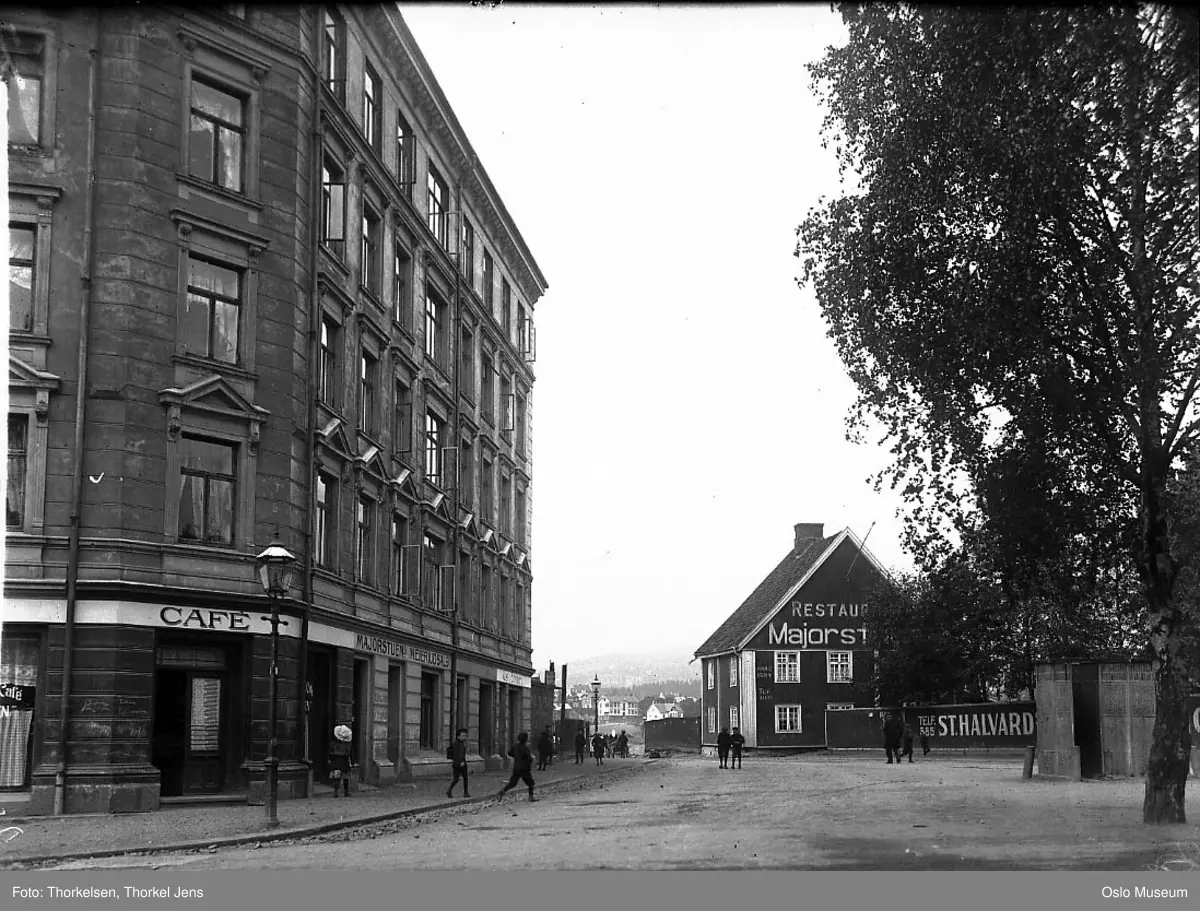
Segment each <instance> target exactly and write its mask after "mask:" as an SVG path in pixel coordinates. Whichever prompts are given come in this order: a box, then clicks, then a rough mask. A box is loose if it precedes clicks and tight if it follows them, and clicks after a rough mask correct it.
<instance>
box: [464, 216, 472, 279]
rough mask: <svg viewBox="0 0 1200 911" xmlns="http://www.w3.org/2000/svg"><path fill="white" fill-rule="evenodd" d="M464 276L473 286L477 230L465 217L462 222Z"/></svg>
mask: <svg viewBox="0 0 1200 911" xmlns="http://www.w3.org/2000/svg"><path fill="white" fill-rule="evenodd" d="M462 275H463V278H465V279H466V280H467V284H468V285H471V284H472V280H473V279H474V278H475V228H473V227H472V226H471V223H470V222H469V221H467V219H466V218H465V217H464V218H463V220H462Z"/></svg>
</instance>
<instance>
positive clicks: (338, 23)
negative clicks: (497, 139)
mask: <svg viewBox="0 0 1200 911" xmlns="http://www.w3.org/2000/svg"><path fill="white" fill-rule="evenodd" d="M0 18H2V19H3V22H2V25H0V45H2V49H3V54H2V64H3V67H4V74H5V82H6V83H7V85H8V91H9V105H8V154H9V186H8V199H9V211H10V224H9V271H10V284H9V290H10V321H11V333H10V341H9V365H10V366H9V409H8V416H7V419H8V486H7V497H6V518H7V529H6V544H7V549H6V558H5V580H4V621H5V622H4V630H3V655H2V661H0V675H2V676H0V708H2V709H3V710H4V711H3V712H2V713H0V714H2V717H0V789H7V790H15V791H26V792H28V793H29V797H28V803H29V809H30V811H31V812H34V813H44V812H52V811H54V810H59V811H63V810H65V811H66V812H85V811H104V810H145V809H154V808H156V807H158V806H159V802H160V799H161V798H166V797H171V796H184V797H186V796H187V795H192V794H204V793H227V794H238V793H246V794H247V795H248V797H250V798H251V799H255V798H256V796H257V795H260V794H261V792H262V782H263V780H264V767H265V759H266V755H267V749H268V740H269V736H270V731H269V721H268V719H269V716H270V713H269V705H268V693H269V674H270V655H271V649H270V643H271V635H270V633H271V624H270V623H269V616H270V605H269V601H268V598H267V597H266V595H265V593H264V589H263V586H262V585H261V584H260V582H259V580H258V576H257V574H256V570H255V556H256V554H258V553H259V552H260V551H262V550H263V549H264V548H265V547H266V546H267V545H268V544H269V543H270V542H272V540H273V539H275V538H276V537H278V539H279V540H280V542H281V543H282V544H283V545H284V546H285V547H286V548H287V549H288V550H289V551H291V553H293V554H294V555H296V557H297V558H298V559H297V562H296V571H295V576H294V582H293V585H292V588H291V591H290V595H289V597H287V598H286V599H285V600H284V601H283V602H282V606H281V610H282V618H283V621H284V624H283V625H282V626H281V627H280V630H279V645H278V648H279V655H280V658H279V664H278V667H279V671H278V676H277V683H278V701H277V705H278V722H277V732H278V740H279V747H278V756H279V759H280V767H279V768H280V771H279V777H280V791H281V795H282V796H289V795H292V796H295V795H301V794H304V793H305V792H306V790H307V789H309V788H310V787H312V782H313V781H314V780H316V781H322V780H324V779H325V778H326V769H325V764H326V756H327V747H328V743H329V739H330V735H331V732H332V729H333V727H334V726H335V725H336V724H339V723H345V724H349V725H350V726H351V727H352V729H353V736H354V740H353V750H354V755H355V758H356V760H357V762H358V768H359V770H360V772H361V774H362V775H363V776H364V778H365V779H366V780H368V781H370V782H371V783H378V784H386V783H388V782H390V781H393V780H396V779H404V778H409V777H414V776H418V777H419V776H421V775H423V774H441V772H442V771H443V769H444V763H445V760H444V753H445V748H446V745H447V742H448V740H449V739H450V738H451V737H452V736H453V733H452V731H453V729H454V728H456V727H465V728H467V729H468V730H469V731H470V738H469V746H470V752H471V753H472V758H473V761H474V762H476V763H479V764H482V765H491V766H497V765H501V764H503V763H504V762H506V761H507V760H505V759H503V756H504V752H505V750H504V747H505V746H506V744H507V742H508V741H509V739H510V738H511V737H512V736H514V734H515V732H516V731H518V730H521V729H524V728H526V727H527V726H528V724H529V718H530V700H529V686H530V676H531V674H532V672H533V668H532V664H531V661H530V652H531V647H530V587H531V582H532V573H531V560H530V503H531V483H532V463H531V445H530V442H531V434H530V430H531V425H532V419H531V390H532V387H533V380H534V376H533V372H532V362H533V359H534V321H533V314H534V306H535V304H536V303H537V301H538V299H539V298H540V296H541V295H542V294H543V292H544V291H545V290H546V280H545V278H544V277H543V276H542V273H541V271H540V270H539V268H538V266H537V264H536V263H535V261H534V259H533V256H532V254H531V253H530V251H529V249H528V247H527V246H526V244H525V242H524V240H523V239H522V237H521V235H520V233H519V231H518V230H517V227H516V225H515V224H514V222H513V220H512V218H511V217H510V216H509V214H508V212H507V211H506V209H505V207H504V204H503V203H502V201H501V200H500V198H499V196H498V194H497V193H496V190H495V188H494V187H493V185H492V183H491V182H490V180H489V178H488V176H487V174H486V172H485V171H484V170H483V168H482V166H481V165H480V163H479V161H478V159H477V157H476V155H475V153H474V151H473V150H472V148H471V145H470V143H469V142H468V140H467V137H466V135H465V134H464V132H463V129H462V127H461V126H460V125H459V123H458V121H457V120H456V118H455V116H454V114H453V112H452V111H451V109H450V106H449V104H448V102H447V100H446V98H445V96H444V95H443V93H442V91H441V89H440V88H439V87H438V84H437V81H436V80H435V79H434V76H433V73H432V72H431V71H430V68H429V66H428V64H427V63H426V61H425V59H424V58H423V56H422V55H421V52H420V50H419V49H418V48H417V45H416V43H415V41H414V39H413V35H412V33H411V32H410V31H409V29H408V28H407V26H406V25H405V23H404V21H403V19H402V18H401V15H400V14H399V12H398V11H397V9H396V7H395V6H394V5H379V6H365V5H355V6H344V7H333V6H327V7H316V6H309V7H298V6H292V7H288V6H251V5H248V4H247V5H241V4H232V5H226V6H223V7H219V6H213V7H210V8H204V7H197V8H195V9H194V10H185V9H183V8H164V7H158V8H155V7H140V8H132V7H130V8H98V9H92V10H87V9H83V8H71V9H66V8H64V9H63V10H62V11H61V12H59V11H54V10H53V9H52V8H45V9H41V10H38V9H35V8H26V9H14V8H9V9H6V10H5V11H4V12H3V13H2V14H0ZM64 670H65V672H66V673H65V674H64ZM64 688H65V689H64ZM56 784H57V785H58V787H57V790H56ZM56 799H57V801H58V803H57V805H56V803H55V801H56Z"/></svg>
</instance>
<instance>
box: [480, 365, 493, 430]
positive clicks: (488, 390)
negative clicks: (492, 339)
mask: <svg viewBox="0 0 1200 911" xmlns="http://www.w3.org/2000/svg"><path fill="white" fill-rule="evenodd" d="M480 373H481V374H482V376H481V377H480V380H481V383H480V390H479V400H480V401H479V403H480V405H481V406H482V409H483V416H484V418H485V419H486V420H487V421H489V422H491V423H493V424H494V423H495V422H496V368H495V367H494V366H492V357H491V355H490V354H486V353H485V354H484V355H483V357H482V358H481V366H480Z"/></svg>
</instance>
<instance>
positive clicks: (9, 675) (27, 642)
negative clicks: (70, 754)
mask: <svg viewBox="0 0 1200 911" xmlns="http://www.w3.org/2000/svg"><path fill="white" fill-rule="evenodd" d="M39 651H40V647H39V641H38V639H37V638H35V637H18V636H5V637H4V638H3V639H2V640H0V789H23V788H27V787H29V771H30V769H29V767H30V746H31V744H30V732H31V731H32V730H33V708H34V696H35V695H36V687H37V664H38V652H39Z"/></svg>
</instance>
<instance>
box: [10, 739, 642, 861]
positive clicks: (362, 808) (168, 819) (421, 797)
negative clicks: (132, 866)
mask: <svg viewBox="0 0 1200 911" xmlns="http://www.w3.org/2000/svg"><path fill="white" fill-rule="evenodd" d="M646 762H647V760H645V759H642V758H640V757H638V758H632V757H631V758H629V759H605V760H604V765H603V767H601V768H597V767H596V763H595V760H593V759H592V758H591V757H589V758H588V759H587V761H586V762H584V763H583V764H581V765H576V764H575V761H574V758H573V757H568V758H567V761H566V762H562V761H556V762H555V763H554V765H552V766H551V767H550V768H549V769H548V770H547V771H545V772H538V771H535V772H534V773H533V777H534V780H535V781H536V782H537V789H538V792H539V796H540V792H541V791H542V789H543V788H546V789H549V791H550V792H551V793H552V792H553V791H555V790H559V789H560V787H562V786H565V785H568V784H569V783H570V782H578V781H580V780H582V779H587V778H595V777H596V776H598V775H608V774H611V773H614V772H619V771H621V770H625V771H632V770H634V769H637V768H641V767H642V766H643V765H644V764H645V763H646ZM508 776H509V773H508V772H507V771H498V772H481V773H479V774H477V775H472V776H471V799H470V800H469V801H467V800H465V799H464V798H462V797H461V796H458V795H460V794H461V793H462V791H461V787H462V786H461V784H460V785H459V786H458V787H457V788H455V792H454V793H455V797H454V798H452V799H450V800H447V799H446V787H447V786H448V785H449V783H450V772H449V763H447V766H446V776H445V778H444V779H443V778H437V779H430V780H423V781H416V782H407V783H403V784H396V785H392V786H390V787H385V788H375V787H371V786H370V785H364V784H358V783H357V782H355V783H352V784H351V786H350V787H351V792H350V796H349V797H348V798H346V797H338V798H335V797H334V796H333V788H331V787H329V786H328V785H323V784H318V785H317V786H316V787H315V791H316V793H315V795H314V796H313V797H312V798H311V799H300V800H281V801H279V805H278V810H277V815H278V817H279V826H278V828H275V829H269V830H268V829H267V828H266V826H265V824H264V823H265V813H266V811H265V809H264V808H263V807H262V806H251V805H247V804H237V805H233V806H229V805H225V806H205V805H188V806H172V807H164V808H163V809H160V810H155V811H154V812H151V813H122V814H107V813H106V814H77V815H68V816H29V817H24V818H22V817H17V816H13V815H6V816H0V868H3V867H7V866H10V865H14V864H25V863H36V862H41V861H47V860H52V859H54V860H65V859H68V858H80V857H105V856H113V855H116V854H127V853H130V852H134V851H168V850H184V849H192V848H200V849H203V848H208V847H214V846H215V847H221V846H223V845H231V844H240V843H253V842H256V841H276V840H279V839H284V838H298V837H304V836H307V835H316V834H320V833H321V832H326V831H332V830H334V829H339V828H345V827H347V826H349V825H353V824H355V823H361V822H369V821H375V820H381V819H388V818H394V817H397V816H402V815H407V814H412V813H415V812H423V811H427V810H430V809H434V808H438V807H443V806H446V805H458V804H463V803H480V802H483V801H485V800H491V799H494V798H495V796H496V792H497V791H498V790H500V788H501V787H502V786H503V785H504V784H505V782H507V781H508ZM505 799H506V800H509V801H512V802H513V803H517V802H521V803H524V802H526V801H527V799H528V798H527V796H526V789H525V786H524V785H523V784H518V785H517V787H516V788H514V789H513V790H512V792H510V793H509V794H508V795H506V797H505ZM6 827H16V829H19V830H21V831H20V834H14V830H13V829H12V828H6ZM10 837H11V840H9V841H5V839H8V838H10Z"/></svg>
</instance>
